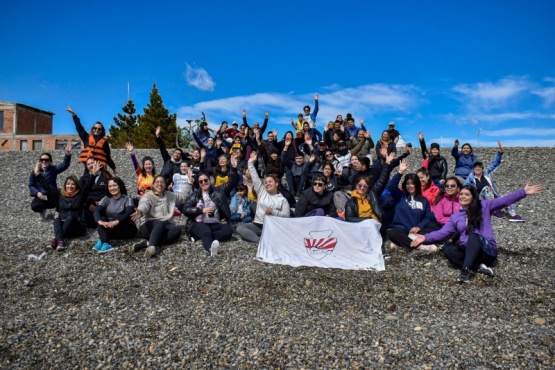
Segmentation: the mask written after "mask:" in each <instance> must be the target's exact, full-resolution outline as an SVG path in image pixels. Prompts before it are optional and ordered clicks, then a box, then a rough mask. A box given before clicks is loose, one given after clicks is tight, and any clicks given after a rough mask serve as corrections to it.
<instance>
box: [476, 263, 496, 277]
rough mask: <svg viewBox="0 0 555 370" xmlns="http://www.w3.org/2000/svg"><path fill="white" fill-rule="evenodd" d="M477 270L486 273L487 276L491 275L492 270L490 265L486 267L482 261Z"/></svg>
mask: <svg viewBox="0 0 555 370" xmlns="http://www.w3.org/2000/svg"><path fill="white" fill-rule="evenodd" d="M478 272H479V273H480V274H484V275H487V276H489V277H493V270H492V269H491V268H490V267H487V266H486V265H484V264H483V263H482V264H480V267H478Z"/></svg>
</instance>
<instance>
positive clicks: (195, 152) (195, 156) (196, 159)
mask: <svg viewBox="0 0 555 370" xmlns="http://www.w3.org/2000/svg"><path fill="white" fill-rule="evenodd" d="M191 157H193V159H194V160H195V161H198V160H199V159H200V152H199V150H198V149H195V150H193V152H192V153H191Z"/></svg>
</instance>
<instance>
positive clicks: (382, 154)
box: [380, 143, 387, 158]
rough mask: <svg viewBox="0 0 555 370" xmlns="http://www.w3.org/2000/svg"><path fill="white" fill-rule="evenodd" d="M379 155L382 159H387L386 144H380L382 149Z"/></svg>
mask: <svg viewBox="0 0 555 370" xmlns="http://www.w3.org/2000/svg"><path fill="white" fill-rule="evenodd" d="M380 155H381V156H382V158H385V157H387V144H385V143H382V147H381V148H380Z"/></svg>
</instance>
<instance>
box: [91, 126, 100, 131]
mask: <svg viewBox="0 0 555 370" xmlns="http://www.w3.org/2000/svg"><path fill="white" fill-rule="evenodd" d="M92 129H93V130H102V127H96V126H95V127H93V128H92Z"/></svg>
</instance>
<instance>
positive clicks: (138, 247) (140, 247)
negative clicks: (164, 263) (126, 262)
mask: <svg viewBox="0 0 555 370" xmlns="http://www.w3.org/2000/svg"><path fill="white" fill-rule="evenodd" d="M146 247H148V241H147V240H145V239H143V240H141V241H140V242H138V243H135V244H133V252H135V253H137V252H140V251H142V250H143V249H145V248H146Z"/></svg>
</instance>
